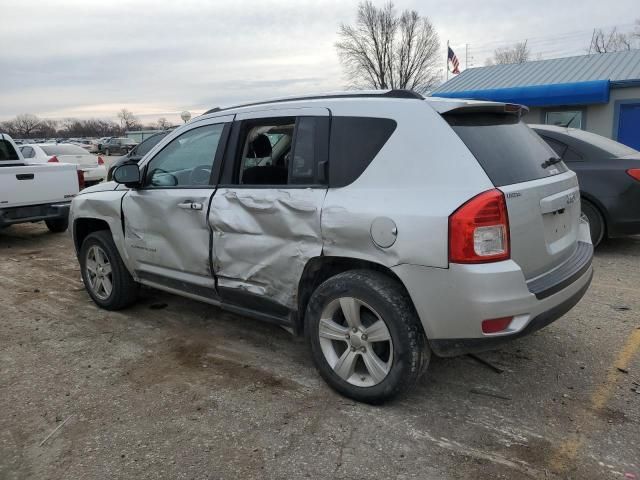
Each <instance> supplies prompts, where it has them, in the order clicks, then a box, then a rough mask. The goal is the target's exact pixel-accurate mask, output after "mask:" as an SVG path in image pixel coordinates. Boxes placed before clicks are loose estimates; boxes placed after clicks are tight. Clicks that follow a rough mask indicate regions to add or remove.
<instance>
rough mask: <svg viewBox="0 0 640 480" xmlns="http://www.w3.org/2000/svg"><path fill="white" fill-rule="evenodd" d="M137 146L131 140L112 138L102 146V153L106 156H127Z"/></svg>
mask: <svg viewBox="0 0 640 480" xmlns="http://www.w3.org/2000/svg"><path fill="white" fill-rule="evenodd" d="M136 145H137V142H136V141H135V140H133V139H131V138H110V139H109V140H108V141H107V142H106V143H104V144H102V152H104V154H105V155H106V156H110V155H114V154H115V155H126V154H127V153H129V151H130V150H132V149H133V147H135V146H136Z"/></svg>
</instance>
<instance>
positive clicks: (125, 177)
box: [113, 163, 141, 188]
mask: <svg viewBox="0 0 640 480" xmlns="http://www.w3.org/2000/svg"><path fill="white" fill-rule="evenodd" d="M113 181H114V182H116V183H121V184H124V186H125V187H129V188H138V187H140V185H141V181H140V169H139V168H138V165H137V164H135V163H125V164H122V165H120V166H118V167H116V169H115V170H114V171H113Z"/></svg>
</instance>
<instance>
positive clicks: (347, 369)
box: [305, 270, 430, 404]
mask: <svg viewBox="0 0 640 480" xmlns="http://www.w3.org/2000/svg"><path fill="white" fill-rule="evenodd" d="M305 326H306V333H307V337H308V341H309V344H310V347H311V353H312V356H313V360H314V362H315V365H316V367H317V369H318V371H319V373H320V375H321V376H322V377H323V378H324V379H325V381H326V382H327V383H328V384H329V385H330V386H331V387H333V388H334V389H335V390H337V391H338V392H340V393H342V394H343V395H345V396H347V397H350V398H353V399H355V400H358V401H361V402H366V403H374V404H375V403H381V402H384V401H385V400H389V399H391V398H393V397H395V396H397V395H399V394H401V393H403V392H406V391H408V390H409V389H410V388H411V387H413V386H414V385H415V383H416V382H417V381H418V379H419V378H420V375H421V374H422V373H423V372H424V370H425V369H426V366H427V365H428V362H429V357H430V351H429V347H428V345H427V342H426V339H425V335H424V333H423V330H422V326H421V325H420V321H419V319H418V317H417V315H416V313H415V309H414V308H413V305H412V303H411V300H410V298H409V297H408V295H407V293H406V292H405V291H404V290H403V289H402V287H401V286H400V284H398V282H397V281H395V280H394V279H392V278H390V277H388V276H386V275H384V274H381V273H379V272H373V271H366V270H353V271H348V272H344V273H341V274H339V275H336V276H334V277H332V278H330V279H329V280H327V281H325V282H324V283H323V284H322V285H320V286H319V287H318V288H317V290H316V291H315V292H314V293H313V295H312V296H311V299H310V301H309V305H308V307H307V312H306V316H305Z"/></svg>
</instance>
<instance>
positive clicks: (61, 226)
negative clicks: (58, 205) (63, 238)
mask: <svg viewBox="0 0 640 480" xmlns="http://www.w3.org/2000/svg"><path fill="white" fill-rule="evenodd" d="M44 223H45V224H46V225H47V228H48V229H49V231H50V232H52V233H60V232H64V231H65V230H66V229H67V227H69V219H68V218H56V219H50V220H45V221H44Z"/></svg>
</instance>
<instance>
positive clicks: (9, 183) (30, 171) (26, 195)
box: [0, 164, 78, 208]
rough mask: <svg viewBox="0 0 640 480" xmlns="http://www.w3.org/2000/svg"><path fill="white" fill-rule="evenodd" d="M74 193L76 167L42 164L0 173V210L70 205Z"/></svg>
mask: <svg viewBox="0 0 640 480" xmlns="http://www.w3.org/2000/svg"><path fill="white" fill-rule="evenodd" d="M77 193H78V174H77V169H76V166H75V165H65V164H41V165H27V166H20V167H3V168H1V169H0V208H6V207H19V206H22V205H39V204H45V203H54V202H61V201H69V200H70V199H71V198H73V197H75V196H76V195H77Z"/></svg>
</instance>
